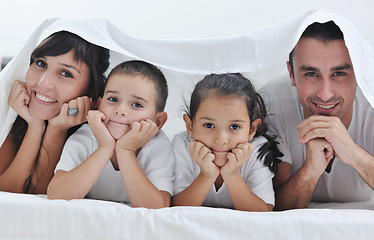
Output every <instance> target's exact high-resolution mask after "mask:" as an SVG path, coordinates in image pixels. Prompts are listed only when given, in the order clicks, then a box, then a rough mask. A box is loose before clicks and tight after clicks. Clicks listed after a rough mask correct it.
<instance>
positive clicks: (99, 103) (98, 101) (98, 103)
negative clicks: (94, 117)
mask: <svg viewBox="0 0 374 240" xmlns="http://www.w3.org/2000/svg"><path fill="white" fill-rule="evenodd" d="M102 100H103V98H102V97H99V98H98V99H97V101H96V104H95V106H93V107H94V108H95V109H99V108H100V105H101V101H102Z"/></svg>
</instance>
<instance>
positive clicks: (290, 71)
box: [287, 61, 296, 87]
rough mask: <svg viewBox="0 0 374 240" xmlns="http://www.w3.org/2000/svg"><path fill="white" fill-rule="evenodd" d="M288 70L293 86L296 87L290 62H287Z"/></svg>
mask: <svg viewBox="0 0 374 240" xmlns="http://www.w3.org/2000/svg"><path fill="white" fill-rule="evenodd" d="M287 70H288V74H289V75H290V79H291V84H292V86H294V87H296V82H295V74H293V73H292V69H291V64H290V61H287ZM294 71H295V69H294Z"/></svg>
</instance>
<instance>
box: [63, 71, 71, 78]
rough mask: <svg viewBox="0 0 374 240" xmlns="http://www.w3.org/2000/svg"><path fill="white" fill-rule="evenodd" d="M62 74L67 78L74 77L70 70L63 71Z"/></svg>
mask: <svg viewBox="0 0 374 240" xmlns="http://www.w3.org/2000/svg"><path fill="white" fill-rule="evenodd" d="M61 75H62V76H64V77H67V78H73V74H71V73H69V72H66V71H63V72H62V73H61Z"/></svg>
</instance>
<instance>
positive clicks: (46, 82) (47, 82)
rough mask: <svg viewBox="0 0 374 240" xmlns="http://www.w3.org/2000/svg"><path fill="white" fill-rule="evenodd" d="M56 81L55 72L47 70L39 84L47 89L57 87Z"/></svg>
mask: <svg viewBox="0 0 374 240" xmlns="http://www.w3.org/2000/svg"><path fill="white" fill-rule="evenodd" d="M54 81H55V80H54V76H53V73H52V72H50V71H46V72H44V73H43V75H42V76H41V77H40V79H39V82H38V86H40V87H42V88H45V89H53V88H54V87H55V84H54Z"/></svg>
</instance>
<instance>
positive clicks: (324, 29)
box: [289, 21, 344, 75]
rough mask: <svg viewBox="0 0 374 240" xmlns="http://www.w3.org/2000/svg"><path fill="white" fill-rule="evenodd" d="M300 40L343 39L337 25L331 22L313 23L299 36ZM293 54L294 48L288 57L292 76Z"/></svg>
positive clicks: (326, 40) (325, 40) (324, 40)
mask: <svg viewBox="0 0 374 240" xmlns="http://www.w3.org/2000/svg"><path fill="white" fill-rule="evenodd" d="M302 38H315V39H317V40H320V41H323V42H328V41H333V40H339V39H344V36H343V32H342V31H341V30H340V28H339V27H338V25H336V24H335V23H334V22H333V21H328V22H325V23H318V22H315V23H313V24H311V25H309V26H308V27H307V28H306V29H305V31H304V32H303V34H302V35H301V37H300V39H302ZM294 52H295V48H294V49H292V51H291V52H290V55H289V62H290V67H291V72H292V75H293V74H294V69H293V61H292V58H293V55H294Z"/></svg>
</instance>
